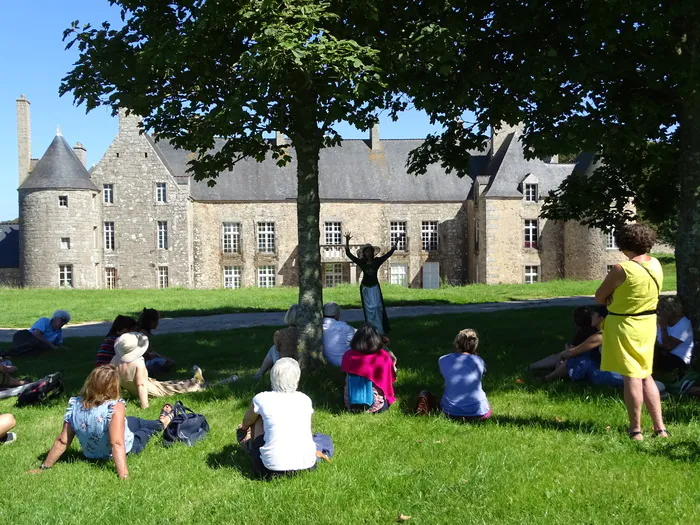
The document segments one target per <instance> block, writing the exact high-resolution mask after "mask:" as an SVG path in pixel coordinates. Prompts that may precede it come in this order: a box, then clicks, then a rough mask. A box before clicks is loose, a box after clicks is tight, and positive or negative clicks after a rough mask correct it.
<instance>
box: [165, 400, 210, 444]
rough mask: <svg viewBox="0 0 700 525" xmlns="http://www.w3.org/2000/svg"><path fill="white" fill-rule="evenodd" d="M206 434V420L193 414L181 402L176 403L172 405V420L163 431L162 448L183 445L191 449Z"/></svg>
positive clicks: (207, 429)
mask: <svg viewBox="0 0 700 525" xmlns="http://www.w3.org/2000/svg"><path fill="white" fill-rule="evenodd" d="M208 433H209V423H207V418H205V417H204V416H203V415H202V414H195V413H194V412H193V411H192V410H190V409H189V408H187V407H186V406H185V405H183V404H182V402H181V401H177V402H176V403H175V404H174V405H173V420H172V421H171V422H170V424H169V425H168V426H167V427H165V429H164V430H163V446H165V447H169V446H171V445H174V444H175V443H184V444H185V445H187V446H188V447H191V446H192V445H194V444H195V443H196V442H197V441H200V440H202V439H204V437H205V436H206V435H207V434H208Z"/></svg>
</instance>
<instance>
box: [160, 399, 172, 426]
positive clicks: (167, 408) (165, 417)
mask: <svg viewBox="0 0 700 525" xmlns="http://www.w3.org/2000/svg"><path fill="white" fill-rule="evenodd" d="M174 417H175V415H174V414H173V406H172V405H171V404H170V403H166V404H165V405H163V408H161V409H160V416H159V417H158V421H160V423H161V424H162V425H163V428H165V427H167V426H168V425H169V424H170V423H172V422H173V418H174Z"/></svg>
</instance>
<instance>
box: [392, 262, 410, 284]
mask: <svg viewBox="0 0 700 525" xmlns="http://www.w3.org/2000/svg"><path fill="white" fill-rule="evenodd" d="M391 284H398V285H399V286H408V265H407V264H399V263H392V264H391Z"/></svg>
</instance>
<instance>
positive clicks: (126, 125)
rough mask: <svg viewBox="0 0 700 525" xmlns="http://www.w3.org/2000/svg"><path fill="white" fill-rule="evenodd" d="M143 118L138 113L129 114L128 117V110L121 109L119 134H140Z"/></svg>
mask: <svg viewBox="0 0 700 525" xmlns="http://www.w3.org/2000/svg"><path fill="white" fill-rule="evenodd" d="M140 123H141V117H140V116H139V115H137V114H136V113H129V115H128V116H127V114H126V108H119V133H120V134H122V133H140V128H139V124H140Z"/></svg>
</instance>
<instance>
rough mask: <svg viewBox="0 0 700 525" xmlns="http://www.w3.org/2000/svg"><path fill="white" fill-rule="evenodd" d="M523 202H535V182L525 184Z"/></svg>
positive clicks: (536, 193) (537, 197)
mask: <svg viewBox="0 0 700 525" xmlns="http://www.w3.org/2000/svg"><path fill="white" fill-rule="evenodd" d="M524 193H525V202H537V200H538V199H539V192H538V187H537V184H525V191H524Z"/></svg>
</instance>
